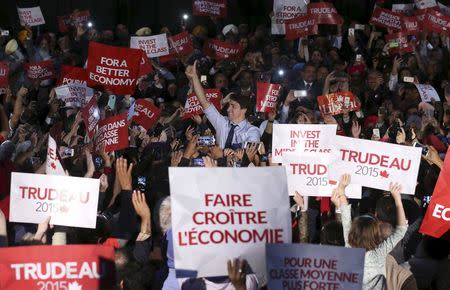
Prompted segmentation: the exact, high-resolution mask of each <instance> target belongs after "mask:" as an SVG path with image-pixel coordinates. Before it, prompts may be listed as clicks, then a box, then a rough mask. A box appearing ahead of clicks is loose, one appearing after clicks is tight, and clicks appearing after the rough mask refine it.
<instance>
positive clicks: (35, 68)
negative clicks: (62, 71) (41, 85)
mask: <svg viewBox="0 0 450 290" xmlns="http://www.w3.org/2000/svg"><path fill="white" fill-rule="evenodd" d="M24 67H25V72H26V76H27V78H28V79H29V80H33V81H34V80H39V81H43V80H50V79H53V78H55V77H56V74H55V68H54V67H53V61H52V60H50V59H49V60H44V61H39V62H33V63H26V64H24Z"/></svg>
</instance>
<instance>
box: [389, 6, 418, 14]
mask: <svg viewBox="0 0 450 290" xmlns="http://www.w3.org/2000/svg"><path fill="white" fill-rule="evenodd" d="M413 11H414V4H413V3H406V4H392V12H398V13H403V14H411V13H412V12H413Z"/></svg>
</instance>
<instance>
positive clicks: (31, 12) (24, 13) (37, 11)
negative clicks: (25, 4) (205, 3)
mask: <svg viewBox="0 0 450 290" xmlns="http://www.w3.org/2000/svg"><path fill="white" fill-rule="evenodd" d="M17 14H19V20H20V25H22V26H37V25H41V24H45V19H44V16H43V15H42V11H41V7H39V6H37V7H30V8H19V7H17Z"/></svg>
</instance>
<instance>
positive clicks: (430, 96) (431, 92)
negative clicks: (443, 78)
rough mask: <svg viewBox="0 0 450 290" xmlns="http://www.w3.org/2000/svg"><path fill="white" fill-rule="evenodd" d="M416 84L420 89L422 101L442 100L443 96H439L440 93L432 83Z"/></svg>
mask: <svg viewBox="0 0 450 290" xmlns="http://www.w3.org/2000/svg"><path fill="white" fill-rule="evenodd" d="M414 85H415V86H416V88H417V90H418V91H419V94H420V98H421V99H422V102H425V103H431V102H440V101H441V98H439V94H438V93H437V92H436V90H435V89H434V87H433V86H432V85H428V84H414Z"/></svg>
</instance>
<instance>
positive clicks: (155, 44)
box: [130, 33, 169, 58]
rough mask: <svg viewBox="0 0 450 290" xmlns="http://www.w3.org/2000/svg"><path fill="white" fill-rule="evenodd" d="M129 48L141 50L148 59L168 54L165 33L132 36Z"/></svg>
mask: <svg viewBox="0 0 450 290" xmlns="http://www.w3.org/2000/svg"><path fill="white" fill-rule="evenodd" d="M130 47H131V48H138V49H142V50H143V51H145V53H146V54H147V56H148V57H150V58H152V57H159V56H163V55H168V54H169V44H168V42H167V36H166V34H165V33H162V34H158V35H152V36H132V37H131V39H130Z"/></svg>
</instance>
